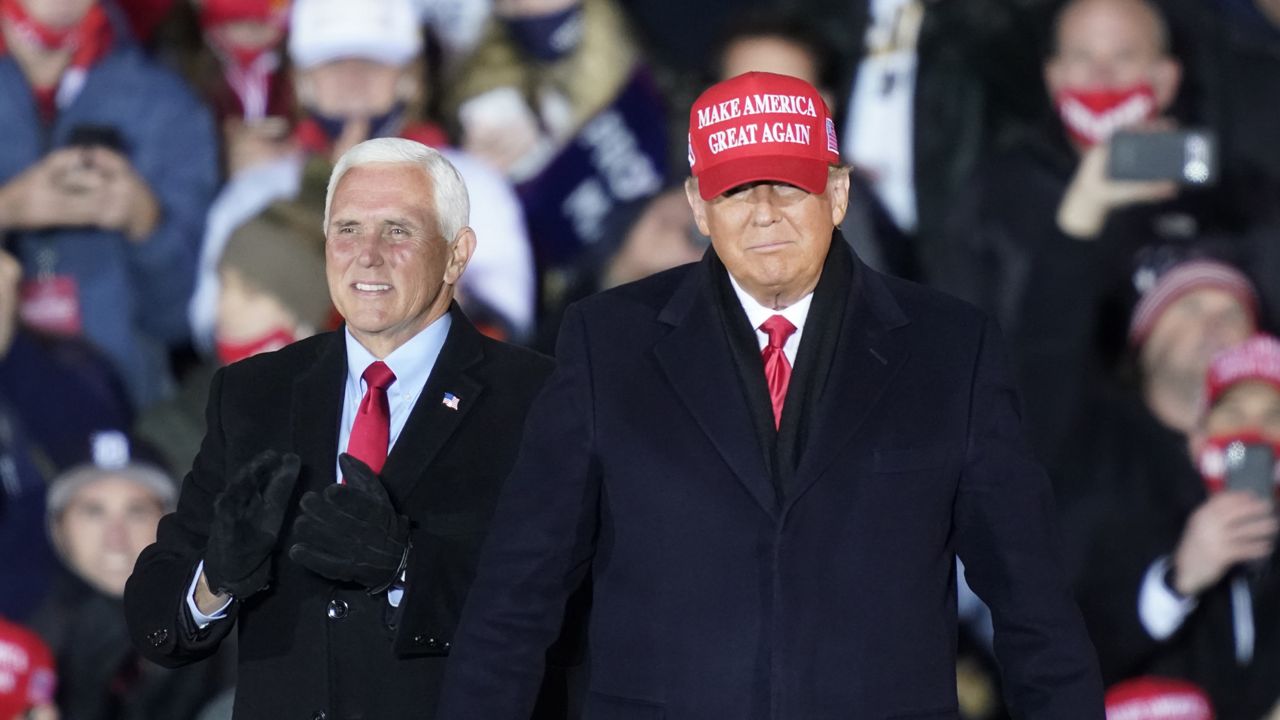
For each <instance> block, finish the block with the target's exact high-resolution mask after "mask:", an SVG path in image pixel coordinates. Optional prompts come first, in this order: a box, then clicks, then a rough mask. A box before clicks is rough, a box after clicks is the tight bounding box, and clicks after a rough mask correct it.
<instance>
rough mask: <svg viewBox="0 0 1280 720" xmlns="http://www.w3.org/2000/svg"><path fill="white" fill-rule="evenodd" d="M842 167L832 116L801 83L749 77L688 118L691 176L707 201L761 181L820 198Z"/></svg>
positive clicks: (734, 81) (708, 98)
mask: <svg viewBox="0 0 1280 720" xmlns="http://www.w3.org/2000/svg"><path fill="white" fill-rule="evenodd" d="M839 162H840V149H839V146H838V144H837V142H836V126H835V122H833V121H832V120H831V111H830V109H828V108H827V103H826V102H825V101H823V99H822V96H821V95H820V94H818V91H817V90H816V89H815V88H814V87H813V86H812V85H810V84H809V83H807V82H805V81H804V80H801V79H800V78H795V77H790V76H788V75H775V74H774V73H765V72H749V73H743V74H742V75H738V76H737V77H732V78H729V79H728V80H725V81H723V82H720V83H717V84H715V85H712V86H711V87H710V88H708V89H707V90H706V92H704V93H702V95H700V96H698V99H697V100H695V101H694V103H693V108H692V109H691V110H690V111H689V169H690V171H691V172H692V173H693V176H694V177H696V178H698V190H699V193H700V194H701V195H702V199H703V200H710V199H711V198H713V197H715V196H717V195H719V194H721V193H723V192H725V191H726V190H728V189H730V188H733V187H736V186H738V185H742V184H743V183H749V182H754V181H757V180H774V181H778V182H785V183H789V184H791V185H795V186H796V187H799V188H802V189H804V190H807V191H809V192H811V193H815V194H816V193H820V192H823V191H824V190H825V189H826V187H827V168H828V167H829V166H831V165H834V164H838V163H839Z"/></svg>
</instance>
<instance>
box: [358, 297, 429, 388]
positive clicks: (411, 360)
mask: <svg viewBox="0 0 1280 720" xmlns="http://www.w3.org/2000/svg"><path fill="white" fill-rule="evenodd" d="M452 325H453V317H452V316H451V315H450V314H449V313H447V312H446V313H445V314H444V315H441V316H440V317H438V318H436V319H435V320H434V321H433V322H432V323H431V324H430V325H428V326H426V327H425V328H423V329H422V330H421V331H420V332H419V333H418V334H417V335H414V336H413V337H411V338H409V339H408V340H407V341H406V342H405V343H404V344H403V345H401V346H400V347H398V348H396V349H395V350H392V351H391V354H390V355H387V356H386V357H385V358H382V362H384V363H386V364H387V367H389V368H391V372H393V373H395V376H396V381H395V383H394V384H393V385H392V386H391V388H389V392H396V391H397V390H400V391H404V392H413V391H416V390H420V389H422V387H423V386H425V385H426V384H427V376H428V375H430V374H431V368H433V367H435V364H436V358H437V357H438V356H439V355H440V349H441V348H443V347H444V341H445V338H447V337H448V336H449V328H450V327H451V326H452ZM345 335H346V341H347V376H348V380H349V382H351V383H354V385H355V387H360V383H361V377H362V376H363V375H364V371H365V370H366V369H367V368H368V367H369V366H370V365H372V364H373V363H374V361H376V360H377V359H378V358H376V357H374V355H373V353H371V352H369V351H368V350H367V349H366V348H365V346H363V345H361V344H360V341H359V340H356V338H355V336H354V335H352V334H351V328H349V327H348V328H346V330H345Z"/></svg>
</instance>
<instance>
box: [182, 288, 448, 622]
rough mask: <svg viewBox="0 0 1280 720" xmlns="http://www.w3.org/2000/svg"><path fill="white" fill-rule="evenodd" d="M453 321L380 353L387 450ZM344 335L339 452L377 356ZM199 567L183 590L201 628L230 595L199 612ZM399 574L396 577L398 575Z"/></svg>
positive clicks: (393, 597)
mask: <svg viewBox="0 0 1280 720" xmlns="http://www.w3.org/2000/svg"><path fill="white" fill-rule="evenodd" d="M452 325H453V318H451V317H450V316H449V314H448V313H445V314H444V315H443V316H441V317H440V318H438V319H437V320H436V321H435V322H433V323H431V324H430V325H428V326H427V327H426V328H425V329H423V330H422V331H421V332H419V333H418V334H417V335H414V336H413V337H412V338H410V339H409V340H408V341H407V342H405V343H404V344H403V345H401V346H400V347H398V348H396V349H395V350H393V351H392V352H391V354H389V355H387V356H386V357H385V358H383V359H382V361H383V362H384V363H386V364H387V367H389V368H391V372H392V373H394V374H395V376H396V379H395V382H393V383H391V385H390V386H389V387H388V388H387V404H388V406H389V407H390V410H391V423H390V434H389V438H390V442H389V443H388V445H387V452H388V453H390V452H391V448H393V447H395V444H396V439H397V438H399V437H400V432H401V431H402V430H404V426H405V423H406V422H407V421H408V419H409V414H410V413H411V412H412V411H413V407H414V404H415V403H416V402H417V400H418V396H419V395H421V394H422V389H423V388H424V387H425V386H426V384H427V378H428V377H430V376H431V370H432V369H433V368H434V367H435V365H436V358H438V357H439V356H440V349H441V348H443V347H444V341H445V338H447V337H448V336H449V328H450V327H452ZM345 335H346V349H347V380H346V383H345V385H344V388H343V394H342V419H341V424H340V425H339V427H338V448H339V452H340V453H341V452H346V450H347V442H348V441H349V440H350V439H351V426H352V425H354V424H355V421H356V412H357V411H358V410H359V409H360V401H361V400H362V399H363V398H364V394H365V391H366V390H367V386H366V384H365V382H364V380H363V379H362V378H361V376H362V375H364V371H365V370H366V369H367V368H368V367H369V366H370V365H371V364H373V363H374V362H375V361H376V360H377V359H378V358H376V357H374V355H373V353H371V352H369V351H368V349H366V348H365V347H364V346H363V345H361V344H360V341H359V340H356V339H355V337H354V336H353V335H352V334H351V330H350V329H349V328H348V329H347V330H346V331H345ZM336 468H337V466H336V465H335V473H336V474H335V477H341V476H342V473H341V470H338V469H336ZM203 571H204V561H203V560H201V561H200V563H199V565H197V566H196V571H195V575H194V576H193V577H192V579H191V586H190V588H189V589H188V591H187V608H188V609H189V610H191V617H192V618H193V619H194V620H195V622H196V626H197V627H200V628H204V627H207V626H208V625H209V623H211V622H213V621H214V620H221V619H222V618H224V617H226V616H227V615H226V609H227V607H228V606H229V605H230V604H231V601H230V600H228V601H227V602H226V603H225V604H224V605H223V606H222V607H220V608H218V609H217V610H216V611H214V612H213V613H212V614H209V615H206V614H204V613H202V612H200V609H199V608H198V607H196V601H195V592H196V582H197V581H198V580H199V578H200V573H201V572H203ZM403 579H404V578H403V577H401V580H403ZM403 595H404V587H403V586H402V585H400V584H397V585H394V586H392V587H391V589H389V590H388V591H387V601H388V602H390V603H391V604H392V605H393V606H398V605H399V604H400V599H401V597H403Z"/></svg>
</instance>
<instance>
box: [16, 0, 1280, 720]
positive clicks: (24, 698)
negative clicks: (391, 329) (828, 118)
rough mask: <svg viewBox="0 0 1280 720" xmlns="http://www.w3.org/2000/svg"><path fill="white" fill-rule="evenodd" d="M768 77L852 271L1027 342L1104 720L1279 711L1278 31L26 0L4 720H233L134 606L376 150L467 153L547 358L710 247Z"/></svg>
mask: <svg viewBox="0 0 1280 720" xmlns="http://www.w3.org/2000/svg"><path fill="white" fill-rule="evenodd" d="M750 70H768V71H772V72H779V73H785V74H791V75H797V76H800V77H803V78H804V79H806V80H808V81H810V82H812V83H813V84H814V85H816V86H817V87H819V88H820V89H821V90H822V92H823V94H824V96H825V97H826V98H827V102H828V104H829V105H830V106H831V108H832V110H833V112H834V114H835V116H836V117H837V118H839V121H838V122H837V129H838V131H839V135H840V149H841V155H842V157H843V159H844V160H845V161H847V162H848V163H849V164H850V165H851V166H852V168H853V170H854V173H853V192H852V196H853V197H852V198H851V205H850V211H849V214H848V216H847V217H846V219H845V221H844V225H843V234H844V236H845V237H846V238H847V239H848V240H849V242H850V243H851V244H852V245H853V247H854V249H855V250H856V252H857V253H858V255H859V257H861V258H862V259H863V261H864V262H865V263H867V264H868V265H870V266H871V267H873V268H875V269H877V270H880V271H882V272H886V273H891V274H894V275H898V276H901V277H905V278H907V279H910V280H914V281H917V282H921V283H925V284H929V285H932V286H935V287H938V288H941V289H943V290H946V291H949V292H952V293H954V294H956V295H959V296H960V297H963V298H964V299H966V300H969V301H971V302H973V303H975V304H977V305H979V306H980V307H982V308H983V309H984V310H986V311H987V312H988V313H990V314H991V315H993V316H994V317H995V318H997V319H998V321H999V323H1000V325H1001V327H1002V329H1003V332H1004V335H1005V337H1006V339H1007V341H1008V345H1009V347H1008V351H1009V361H1010V363H1011V364H1012V366H1013V368H1014V370H1015V373H1016V375H1017V376H1018V379H1019V382H1020V385H1021V390H1022V393H1023V406H1024V421H1025V426H1026V428H1027V432H1028V438H1029V442H1031V444H1032V445H1033V447H1034V449H1035V450H1036V452H1037V453H1038V455H1039V457H1040V459H1041V460H1042V461H1043V462H1044V464H1045V466H1046V468H1047V469H1048V471H1049V474H1050V476H1051V478H1052V480H1053V482H1054V487H1055V490H1056V493H1057V502H1058V517H1059V520H1060V528H1059V530H1060V534H1061V537H1062V540H1063V541H1062V552H1063V556H1064V558H1065V560H1066V567H1067V568H1068V570H1069V572H1070V573H1071V580H1072V582H1073V586H1074V588H1075V590H1076V593H1077V600H1078V602H1079V603H1080V606H1081V609H1082V611H1083V613H1084V616H1085V620H1086V623H1087V624H1088V626H1089V628H1090V631H1091V634H1092V637H1093V641H1094V644H1095V646H1096V648H1097V650H1098V654H1099V659H1100V662H1101V665H1102V669H1103V673H1104V678H1105V680H1106V681H1107V683H1108V685H1109V687H1111V688H1112V690H1111V691H1110V693H1109V695H1108V707H1109V710H1108V712H1109V717H1113V718H1125V719H1126V720H1134V719H1144V718H1152V719H1156V718H1169V719H1186V720H1191V719H1201V718H1210V717H1216V718H1219V719H1220V720H1266V719H1273V720H1274V719H1276V718H1280V560H1277V559H1276V556H1275V553H1274V549H1275V539H1276V534H1277V529H1278V527H1280V524H1278V522H1277V519H1276V511H1275V499H1276V497H1277V488H1280V472H1277V469H1278V468H1280V465H1278V464H1277V457H1278V456H1280V341H1277V340H1276V339H1274V338H1273V337H1272V336H1271V335H1270V334H1269V333H1272V332H1275V330H1276V328H1275V327H1274V326H1273V325H1272V320H1273V319H1274V318H1277V317H1280V315H1277V312H1278V311H1280V1H1277V0H840V1H839V2H837V1H836V0H700V1H699V2H695V3H688V2H673V1H672V0H359V1H358V2H357V1H355V0H0V138H3V140H2V141H0V241H2V244H0V720H10V719H11V718H15V717H16V718H33V719H39V720H49V719H51V718H59V717H61V718H63V720H125V719H129V720H135V719H142V718H162V719H164V720H171V719H179V720H184V719H186V718H197V717H199V718H206V719H208V720H214V719H216V718H227V717H229V707H230V705H229V703H228V698H229V693H231V692H233V691H234V681H235V678H234V672H233V671H234V662H233V657H230V658H229V657H228V653H234V648H228V646H227V645H225V644H224V646H223V650H222V651H221V655H220V656H219V658H218V659H217V660H216V661H214V662H208V663H203V664H199V665H194V666H190V667H187V668H184V669H181V670H165V669H161V668H159V667H157V666H153V665H150V664H148V663H146V662H145V661H142V660H141V659H140V658H139V657H138V656H137V654H136V653H135V652H134V651H133V650H132V649H131V647H130V645H129V642H128V639H127V635H126V632H125V628H124V620H123V616H122V610H121V600H120V598H121V595H122V593H123V588H124V582H125V579H126V578H127V577H128V575H129V573H130V571H131V570H132V567H133V563H134V561H135V560H136V558H137V555H138V553H139V552H141V550H142V548H144V547H145V546H146V545H147V544H149V543H150V542H152V541H153V540H154V538H155V530H156V523H157V521H158V520H159V518H160V516H161V515H162V514H164V513H165V512H168V511H170V510H172V509H173V507H174V504H175V502H176V498H177V495H178V492H179V488H180V484H181V481H180V478H181V477H182V476H183V474H184V473H185V472H186V471H187V470H188V469H189V468H190V466H191V461H192V459H193V457H194V455H195V453H196V450H197V448H198V447H199V442H200V438H201V437H202V435H203V433H204V422H205V421H204V406H205V401H206V396H207V387H208V383H209V380H210V378H211V377H212V375H213V373H214V372H215V371H216V369H217V368H218V367H220V366H222V365H225V364H228V363H232V362H235V361H237V360H240V359H243V358H246V357H249V356H251V355H254V354H257V353H261V352H266V351H270V350H274V349H278V348H280V347H282V346H284V345H286V344H288V343H291V342H293V341H295V340H299V339H302V338H304V337H307V336H309V335H312V334H314V333H317V332H323V331H327V330H330V329H333V328H334V326H335V317H336V316H335V313H334V311H333V309H332V306H331V304H330V301H329V296H328V292H327V289H326V283H325V275H324V259H323V258H324V256H323V242H324V237H323V232H322V230H321V224H322V217H323V210H324V198H325V186H324V184H325V182H326V180H327V178H328V176H329V173H330V170H331V169H332V165H333V163H334V162H335V160H336V159H337V158H338V157H339V156H340V155H341V154H342V153H343V152H344V151H345V150H347V149H348V148H350V147H352V146H353V145H355V144H356V143H358V142H361V141H363V140H365V139H369V138H373V137H385V136H396V137H404V138H411V139H414V140H417V141H420V142H423V143H426V144H428V145H431V146H433V147H436V148H438V149H440V150H441V151H442V152H443V153H444V154H445V156H446V157H448V158H449V160H450V161H451V162H452V163H453V164H454V165H455V166H456V167H457V168H458V170H459V172H460V173H461V175H462V176H463V178H464V179H465V182H466V185H467V187H468V189H469V192H470V194H471V203H472V208H473V210H472V218H471V224H472V226H473V227H474V229H475V231H476V234H477V236H478V248H477V250H476V253H475V256H474V258H473V259H472V261H471V264H470V266H469V267H468V269H467V271H466V274H465V275H464V277H463V280H462V286H461V288H460V291H459V295H458V298H459V303H460V304H461V306H462V307H463V309H464V310H465V311H466V312H467V314H468V315H469V316H470V317H471V318H472V319H473V320H474V321H475V322H476V324H477V325H478V326H479V327H481V328H482V329H483V330H484V331H485V332H486V333H488V334H490V335H492V336H494V337H498V338H502V339H506V340H509V341H512V342H517V343H521V344H526V345H530V346H533V347H536V348H538V349H540V350H543V351H544V352H548V353H552V352H554V344H555V337H556V332H557V327H558V325H559V318H560V316H561V313H562V311H563V309H564V307H565V306H566V305H567V304H568V303H570V302H573V301H574V300H577V299H579V298H582V297H584V296H586V295H588V294H591V293H594V292H598V291H601V290H604V289H607V288H610V287H613V286H616V285H619V284H622V283H626V282H630V281H632V280H637V279H640V278H643V277H645V276H647V275H650V274H652V273H655V272H659V271H661V270H664V269H667V268H670V267H674V266H676V265H680V264H683V263H687V262H692V261H695V260H697V259H698V258H700V257H701V256H702V254H703V253H704V252H705V251H706V248H707V239H706V238H704V237H702V236H700V235H699V233H698V232H697V229H696V227H695V226H694V225H693V219H692V215H691V212H690V209H689V206H688V204H687V203H686V200H685V197H684V190H683V188H682V186H681V183H682V181H683V179H684V177H685V176H686V175H687V161H686V157H685V156H686V153H685V150H686V148H685V144H686V143H685V140H686V136H685V132H686V128H687V116H688V108H689V104H690V103H691V101H692V99H693V97H695V96H696V94H697V93H698V92H699V91H700V90H701V89H702V88H704V87H705V86H706V85H708V84H709V83H710V82H712V81H715V80H717V79H720V78H724V77H730V76H733V75H736V74H739V73H741V72H746V71H750ZM961 580H963V577H962V576H961ZM960 584H961V588H962V590H961V592H962V597H961V598H960V602H959V607H960V610H961V613H962V615H963V616H964V617H965V619H966V623H965V626H964V628H963V631H962V635H963V637H962V638H961V640H960V647H961V649H962V659H961V662H960V664H959V665H958V667H957V687H958V692H959V697H960V702H961V708H962V711H963V712H964V713H965V717H967V718H971V719H978V718H1001V717H1005V710H1004V708H1003V706H1002V703H1001V700H1000V692H999V687H998V685H997V683H996V681H995V680H994V677H995V674H994V668H995V660H994V655H993V653H992V649H991V648H992V647H993V645H992V638H991V636H990V630H989V627H990V625H989V623H988V622H985V621H984V615H983V612H982V606H981V603H980V601H978V600H977V599H976V598H973V597H971V596H969V595H968V594H967V592H966V590H965V589H964V583H963V582H961V583H960ZM868 592H874V589H873V588H869V589H868ZM995 645H996V646H997V647H998V645H999V643H998V641H997V642H996V643H995ZM1162 713H1163V714H1162Z"/></svg>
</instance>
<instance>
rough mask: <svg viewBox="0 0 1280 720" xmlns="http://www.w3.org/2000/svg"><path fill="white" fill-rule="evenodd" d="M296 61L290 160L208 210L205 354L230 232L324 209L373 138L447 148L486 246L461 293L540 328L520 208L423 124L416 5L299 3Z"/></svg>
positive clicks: (511, 322)
mask: <svg viewBox="0 0 1280 720" xmlns="http://www.w3.org/2000/svg"><path fill="white" fill-rule="evenodd" d="M290 28H291V31H290V35H289V40H288V54H289V60H290V63H291V65H292V68H293V83H294V87H295V89H296V95H297V100H298V105H299V114H298V116H297V117H295V118H294V120H295V125H296V127H295V130H294V134H293V136H292V140H291V142H292V143H293V149H292V150H291V151H290V152H288V153H286V154H284V155H282V156H280V157H278V158H276V159H274V160H271V161H269V162H264V163H260V164H257V165H255V166H254V167H252V168H250V169H248V170H246V171H245V172H242V173H240V174H238V175H237V176H235V177H233V178H231V180H230V181H229V182H228V183H227V185H226V187H224V188H223V190H222V192H221V194H220V195H219V196H218V199H217V200H216V201H215V202H214V205H213V207H212V208H211V209H210V214H209V226H208V229H207V231H206V233H205V238H204V241H203V242H204V245H203V248H202V250H201V261H200V272H199V277H198V280H197V287H196V292H195V296H194V298H193V300H192V303H191V307H190V319H191V323H192V328H193V330H194V332H195V336H196V339H197V343H198V345H199V346H200V347H201V348H203V349H205V350H207V351H209V352H212V350H213V335H214V318H215V316H216V314H217V306H218V276H217V267H218V258H219V257H220V256H221V254H222V251H223V248H224V246H225V245H226V242H227V239H228V238H229V237H230V235H231V232H232V231H233V230H234V229H235V228H236V227H237V226H239V225H240V224H241V223H243V222H244V221H245V220H247V219H249V218H251V217H253V216H254V215H256V214H258V213H259V212H261V211H262V210H263V209H265V208H266V207H267V206H268V205H270V204H271V203H273V202H275V201H278V200H297V201H299V202H301V203H303V204H305V205H309V206H314V205H317V204H318V203H322V202H323V198H324V191H325V181H326V180H327V178H328V175H329V171H330V170H331V169H332V167H333V162H334V161H335V160H336V159H337V158H338V157H339V156H341V154H342V153H343V152H345V151H346V150H347V149H349V148H350V147H352V146H354V145H355V144H357V143H359V142H362V141H364V140H367V139H371V138H381V137H401V138H407V139H411V140H415V141H418V142H422V143H424V144H426V145H429V146H433V147H438V148H439V149H440V150H441V152H442V153H443V154H444V155H445V156H446V157H447V158H448V159H449V161H450V162H452V163H453V164H454V165H455V166H456V167H457V168H458V172H460V173H462V176H463V179H464V180H465V182H466V184H467V187H468V189H469V190H470V192H471V197H472V202H473V207H474V208H475V221H474V227H475V230H476V233H477V235H478V236H479V237H480V238H481V242H480V243H479V246H478V248H477V250H476V254H475V257H474V258H473V259H472V262H471V266H470V269H469V271H468V273H467V275H466V276H465V278H464V280H463V285H462V287H461V288H460V289H459V302H460V303H461V304H462V305H463V307H464V308H466V309H467V311H468V312H471V313H474V314H475V315H477V316H482V315H484V316H487V315H493V316H496V317H497V318H499V319H500V321H501V323H500V324H501V326H502V327H503V328H504V329H503V332H502V334H504V335H505V336H507V337H524V336H525V335H526V334H527V333H528V332H530V330H531V329H532V326H533V306H534V273H533V259H532V252H531V249H530V247H529V242H528V239H527V233H526V231H525V228H524V218H523V215H522V213H521V210H520V204H519V201H518V199H517V198H516V196H515V194H514V193H513V192H512V190H511V187H510V186H509V185H508V184H507V182H506V180H505V179H504V178H503V177H502V176H501V174H500V173H498V172H496V171H495V170H493V169H492V168H491V167H489V166H488V165H486V164H485V163H483V162H481V161H480V160H478V159H477V158H475V157H473V156H471V155H469V154H467V153H464V152H459V151H457V150H455V149H453V148H448V147H446V146H445V143H446V137H445V134H444V133H443V131H442V130H441V129H440V128H439V127H437V126H435V125H433V124H431V123H430V122H428V121H426V120H425V119H424V117H423V115H422V108H423V106H424V103H425V100H426V97H427V94H428V93H429V92H430V88H428V87H426V86H425V85H424V78H425V74H426V73H425V67H424V57H423V43H422V29H421V27H420V26H419V25H418V15H417V9H416V8H415V7H414V4H413V2H412V1H411V0H368V2H360V3H352V2H347V1H346V0H297V1H296V2H294V3H293V5H292V11H291V15H290Z"/></svg>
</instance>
